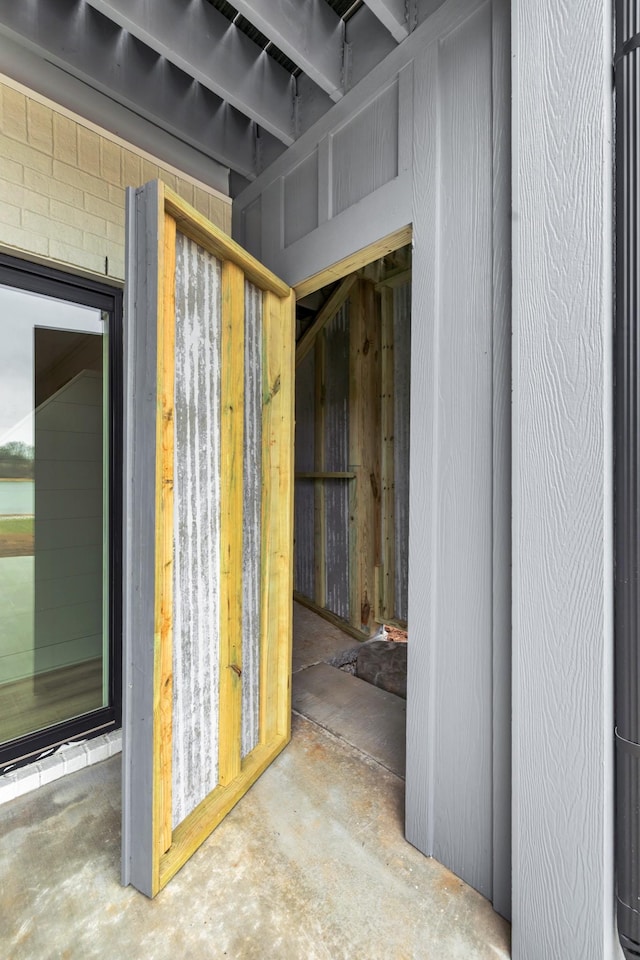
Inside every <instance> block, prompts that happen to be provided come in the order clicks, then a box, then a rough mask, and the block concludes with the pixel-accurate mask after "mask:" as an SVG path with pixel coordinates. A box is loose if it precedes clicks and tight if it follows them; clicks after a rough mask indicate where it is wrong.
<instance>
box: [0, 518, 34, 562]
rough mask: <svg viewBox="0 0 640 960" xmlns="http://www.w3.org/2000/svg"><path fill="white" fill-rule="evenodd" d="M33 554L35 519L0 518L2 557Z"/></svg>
mask: <svg viewBox="0 0 640 960" xmlns="http://www.w3.org/2000/svg"><path fill="white" fill-rule="evenodd" d="M32 553H33V517H0V557H28V556H30V555H31V554H32Z"/></svg>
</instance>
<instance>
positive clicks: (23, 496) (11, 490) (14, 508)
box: [0, 480, 34, 516]
mask: <svg viewBox="0 0 640 960" xmlns="http://www.w3.org/2000/svg"><path fill="white" fill-rule="evenodd" d="M33 487H34V483H33V480H0V516H3V515H4V516H7V515H14V516H15V515H16V514H18V515H24V514H27V515H31V514H33Z"/></svg>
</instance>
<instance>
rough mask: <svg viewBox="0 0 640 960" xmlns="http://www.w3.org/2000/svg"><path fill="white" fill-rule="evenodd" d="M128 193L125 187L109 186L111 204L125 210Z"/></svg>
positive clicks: (111, 184)
mask: <svg viewBox="0 0 640 960" xmlns="http://www.w3.org/2000/svg"><path fill="white" fill-rule="evenodd" d="M125 201H126V193H125V190H124V187H117V186H116V185H115V183H110V184H109V203H114V204H116V206H118V207H122V209H123V210H124V207H125Z"/></svg>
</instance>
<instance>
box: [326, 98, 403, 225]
mask: <svg viewBox="0 0 640 960" xmlns="http://www.w3.org/2000/svg"><path fill="white" fill-rule="evenodd" d="M331 160H332V164H331V169H332V185H333V206H332V210H333V213H334V215H335V214H338V213H341V212H342V211H343V210H346V209H347V207H350V206H351V205H352V204H354V203H357V202H358V200H361V199H362V198H363V197H366V196H368V194H370V193H373V192H374V191H375V190H377V189H378V188H379V187H381V186H383V185H384V184H385V183H387V182H388V181H389V180H392V179H393V178H394V177H395V176H397V173H398V82H397V80H396V81H395V82H394V83H392V84H391V85H390V86H389V87H387V89H386V90H383V91H382V92H381V93H379V94H378V96H377V97H376V98H375V99H374V100H373V101H372V102H371V103H370V104H368V105H367V106H366V107H365V108H364V109H363V110H361V111H360V113H357V114H356V115H355V117H353V119H351V120H350V121H349V122H348V123H346V124H345V125H344V126H343V127H341V128H340V129H339V130H337V131H336V132H335V133H334V134H333V137H332V148H331Z"/></svg>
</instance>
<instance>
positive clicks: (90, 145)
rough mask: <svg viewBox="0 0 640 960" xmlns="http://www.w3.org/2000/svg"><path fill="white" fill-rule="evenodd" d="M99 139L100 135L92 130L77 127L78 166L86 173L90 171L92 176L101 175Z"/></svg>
mask: <svg viewBox="0 0 640 960" xmlns="http://www.w3.org/2000/svg"><path fill="white" fill-rule="evenodd" d="M100 140H101V137H100V136H99V135H98V134H97V133H94V132H93V130H87V129H86V128H85V127H80V126H79V127H78V166H79V167H80V169H81V170H84V171H85V172H86V173H92V174H93V176H94V177H101V176H102V173H101V164H100Z"/></svg>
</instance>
